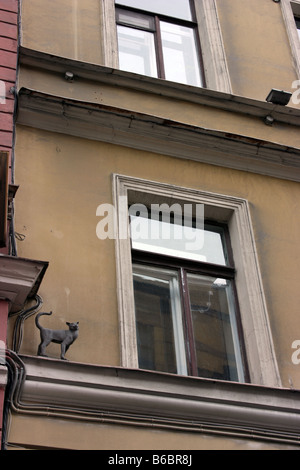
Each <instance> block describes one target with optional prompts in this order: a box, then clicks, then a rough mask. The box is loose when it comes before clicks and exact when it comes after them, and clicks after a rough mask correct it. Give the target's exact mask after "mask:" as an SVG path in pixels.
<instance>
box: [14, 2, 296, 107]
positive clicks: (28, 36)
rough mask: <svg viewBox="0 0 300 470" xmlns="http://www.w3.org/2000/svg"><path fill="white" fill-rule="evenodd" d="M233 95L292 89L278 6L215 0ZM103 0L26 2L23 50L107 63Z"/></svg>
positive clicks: (257, 95)
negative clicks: (104, 49) (24, 48)
mask: <svg viewBox="0 0 300 470" xmlns="http://www.w3.org/2000/svg"><path fill="white" fill-rule="evenodd" d="M217 9H218V14H219V19H220V27H221V32H222V37H223V41H224V46H225V52H226V60H227V62H228V68H229V73H230V80H231V83H232V88H233V93H234V94H236V95H242V96H247V97H250V98H255V99H260V100H264V99H265V98H266V96H267V94H268V93H269V91H270V90H271V88H279V89H285V90H289V91H293V90H292V82H293V81H294V80H296V79H297V78H298V77H297V75H296V72H295V68H294V65H293V58H292V54H291V48H290V45H289V42H288V37H287V33H286V30H285V24H284V21H283V17H282V12H281V7H280V4H279V3H278V4H276V3H274V2H272V1H270V0H251V2H249V1H248V0H217ZM104 29H105V24H103V20H102V2H101V1H100V0H84V1H81V0H52V1H51V2H49V1H48V0H23V1H22V30H21V43H22V45H23V46H24V47H28V48H32V49H36V50H40V51H44V52H48V53H51V54H54V55H58V56H62V57H67V58H72V59H77V60H81V61H85V62H90V63H95V64H101V65H109V66H110V64H105V59H104V53H103V46H104V44H103V31H104Z"/></svg>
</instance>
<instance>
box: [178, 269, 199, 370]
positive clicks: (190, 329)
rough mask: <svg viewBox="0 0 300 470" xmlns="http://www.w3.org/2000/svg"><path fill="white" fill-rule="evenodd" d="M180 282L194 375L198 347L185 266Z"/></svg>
mask: <svg viewBox="0 0 300 470" xmlns="http://www.w3.org/2000/svg"><path fill="white" fill-rule="evenodd" d="M180 282H181V293H182V303H183V312H184V313H183V315H184V326H185V335H186V349H187V360H188V369H189V374H190V375H193V376H197V375H198V370H197V359H196V349H195V340H194V332H193V322H192V312H191V304H190V297H189V291H188V284H187V275H186V271H185V269H183V268H180Z"/></svg>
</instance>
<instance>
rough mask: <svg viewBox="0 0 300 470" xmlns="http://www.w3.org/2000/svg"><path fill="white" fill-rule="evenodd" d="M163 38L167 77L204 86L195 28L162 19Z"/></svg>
mask: <svg viewBox="0 0 300 470" xmlns="http://www.w3.org/2000/svg"><path fill="white" fill-rule="evenodd" d="M161 38H162V47H163V56H164V66H165V76H166V79H167V80H171V81H175V82H178V83H185V84H188V85H193V86H202V85H203V83H202V80H201V76H200V64H199V59H198V54H197V49H196V44H195V33H194V29H193V28H187V27H185V26H180V25H175V24H171V23H165V22H163V21H162V22H161Z"/></svg>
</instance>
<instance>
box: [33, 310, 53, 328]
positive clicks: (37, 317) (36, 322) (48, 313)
mask: <svg viewBox="0 0 300 470" xmlns="http://www.w3.org/2000/svg"><path fill="white" fill-rule="evenodd" d="M42 315H52V311H51V312H40V313H38V314H37V315H36V317H35V324H36V326H37V327H38V329H39V330H40V329H41V328H42V326H41V325H40V324H39V318H40V317H41V316H42Z"/></svg>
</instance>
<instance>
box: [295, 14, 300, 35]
mask: <svg viewBox="0 0 300 470" xmlns="http://www.w3.org/2000/svg"><path fill="white" fill-rule="evenodd" d="M295 21H296V27H297V30H298V36H299V39H300V18H295Z"/></svg>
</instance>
